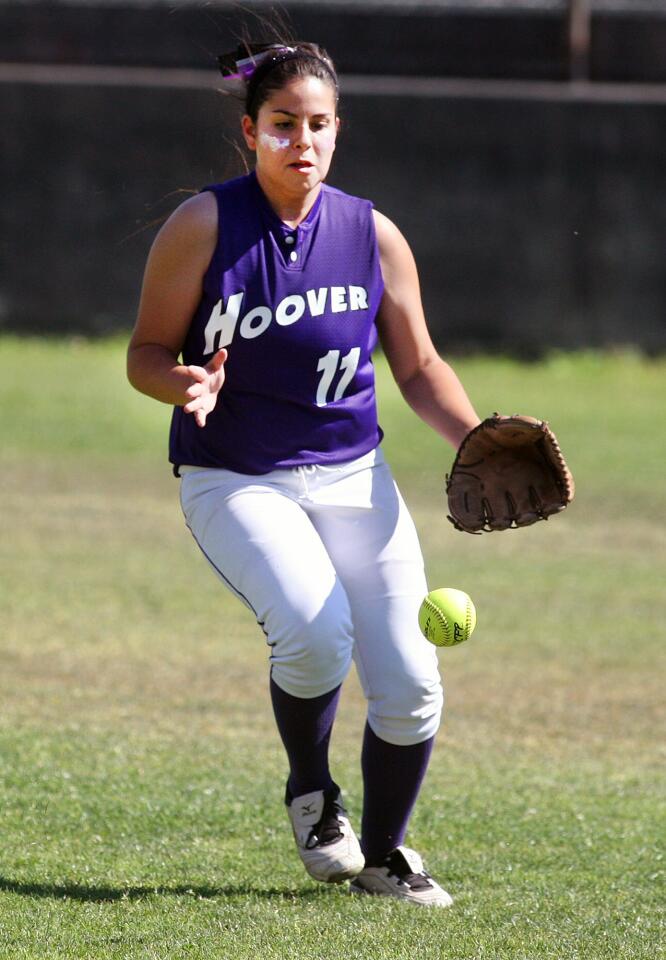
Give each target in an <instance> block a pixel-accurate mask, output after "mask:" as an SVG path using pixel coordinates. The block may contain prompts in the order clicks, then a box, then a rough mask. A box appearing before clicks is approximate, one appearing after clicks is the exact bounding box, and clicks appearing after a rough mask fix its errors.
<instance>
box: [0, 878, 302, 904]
mask: <svg viewBox="0 0 666 960" xmlns="http://www.w3.org/2000/svg"><path fill="white" fill-rule="evenodd" d="M0 892H3V893H17V894H20V895H22V896H25V897H52V898H53V899H54V900H78V901H81V902H82V903H113V902H115V901H118V900H142V899H144V898H145V897H154V896H158V897H165V896H166V897H193V898H194V899H196V900H212V899H214V898H216V897H256V898H257V899H259V900H313V899H315V898H317V897H319V896H321V890H318V889H312V890H307V889H295V890H289V889H285V888H277V887H270V888H268V889H266V888H264V887H254V886H252V884H249V883H239V884H235V885H230V886H228V887H214V886H188V885H186V884H182V885H176V886H172V887H169V886H160V885H157V886H140V887H111V886H99V887H95V886H86V885H84V884H80V883H21V882H19V881H18V880H9V879H7V878H6V877H1V876H0Z"/></svg>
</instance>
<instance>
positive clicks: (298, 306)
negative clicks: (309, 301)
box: [275, 293, 305, 327]
mask: <svg viewBox="0 0 666 960" xmlns="http://www.w3.org/2000/svg"><path fill="white" fill-rule="evenodd" d="M304 312H305V300H304V299H303V297H301V296H299V295H298V294H297V293H296V294H294V295H293V296H291V297H285V298H284V300H280V303H279V304H278V308H277V310H276V311H275V319H276V320H277V322H278V323H279V324H280V326H281V327H288V326H289V324H290V323H296V321H297V320H300V319H301V317H302V316H303V313H304Z"/></svg>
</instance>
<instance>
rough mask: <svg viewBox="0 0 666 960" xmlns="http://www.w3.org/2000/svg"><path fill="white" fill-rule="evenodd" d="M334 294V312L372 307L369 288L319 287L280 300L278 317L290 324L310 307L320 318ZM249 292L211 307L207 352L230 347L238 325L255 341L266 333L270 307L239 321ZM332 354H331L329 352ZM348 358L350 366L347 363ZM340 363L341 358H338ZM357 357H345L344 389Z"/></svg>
mask: <svg viewBox="0 0 666 960" xmlns="http://www.w3.org/2000/svg"><path fill="white" fill-rule="evenodd" d="M329 293H330V301H329V310H330V312H331V313H343V312H345V311H347V310H367V309H368V291H367V290H366V289H365V287H355V286H349V287H330V288H329V287H317V288H316V289H312V290H306V292H305V296H302V295H301V294H299V293H295V294H291V295H290V296H288V297H284V299H282V300H280V302H279V303H278V305H277V307H276V309H275V320H276V322H277V323H278V324H279V325H280V326H281V327H288V326H290V325H291V324H292V323H296V322H297V321H298V320H300V319H301V317H302V316H303V315H304V314H305V312H306V307H307V309H308V310H309V313H310V316H311V317H320V316H322V314H323V313H324V312H325V310H326V303H327V299H328V297H329ZM244 297H245V292H244V291H241V292H240V293H234V294H232V295H231V296H230V297H229V299H228V300H227V303H226V307H225V304H224V301H223V300H218V301H217V303H216V304H215V306H214V307H213V309H212V310H211V313H210V317H209V318H208V322H207V323H206V326H205V328H204V338H205V346H204V354H205V355H208V354H211V353H214V351H215V350H219V349H220V348H221V347H227V346H229V344H230V343H231V341H232V340H233V338H234V336H235V334H236V328H237V327H238V330H239V334H240V336H241V337H244V338H245V339H246V340H254V339H255V338H256V337H260V336H261V334H262V333H265V331H266V330H268V328H269V327H270V325H271V322H272V320H273V313H272V311H271V309H270V307H267V306H257V307H253V308H252V310H250V311H249V312H248V313H246V314H245V316H244V317H243V318H242V320H241V321H240V324H239V316H240V312H241V306H242V304H243V298H244ZM327 356H328V355H327ZM345 360H346V361H347V362H348V364H349V365H347V364H345V362H344V361H345ZM335 362H336V364H337V363H338V362H339V357H338V358H337V359H336V361H335ZM352 362H353V358H351V357H350V358H349V359H348V358H347V357H345V358H343V362H342V364H341V368H342V374H343V377H342V379H343V389H346V383H344V380H345V377H346V371H347V370H348V369H351V363H352ZM332 364H333V360H332V359H326V362H325V363H324V364H323V366H322V369H321V370H320V372H321V373H323V374H324V378H323V379H324V380H326V379H327V378H328V374H329V365H331V366H332ZM321 386H322V391H323V393H321V395H322V396H325V395H326V393H327V390H328V387H329V386H330V383H329V384H326V383H323V384H322V385H321ZM334 399H335V398H334Z"/></svg>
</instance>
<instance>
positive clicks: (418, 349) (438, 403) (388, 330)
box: [374, 211, 480, 449]
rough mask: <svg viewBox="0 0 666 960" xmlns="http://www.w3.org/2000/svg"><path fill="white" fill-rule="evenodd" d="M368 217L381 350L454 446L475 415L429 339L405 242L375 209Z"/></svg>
mask: <svg viewBox="0 0 666 960" xmlns="http://www.w3.org/2000/svg"><path fill="white" fill-rule="evenodd" d="M374 217H375V228H376V232H377V243H378V246H379V255H380V259H381V266H382V274H383V277H384V296H383V298H382V302H381V305H380V308H379V313H378V315H377V328H378V330H379V337H380V341H381V344H382V347H383V349H384V353H385V354H386V358H387V360H388V362H389V366H390V368H391V372H392V374H393V376H394V378H395V381H396V383H397V384H398V386H399V388H400V391H401V392H402V395H403V397H404V398H405V400H406V401H407V403H408V404H409V405H410V407H412V409H413V410H414V411H415V412H416V413H417V414H418V415H419V417H421V419H422V420H424V421H425V423H427V424H428V425H429V426H431V427H432V428H433V430H436V431H437V433H439V434H440V435H441V436H442V437H444V438H445V439H446V440H448V441H449V443H451V444H452V445H453V447H454V448H455V449H457V448H458V447H459V446H460V444H461V442H462V440H463V439H464V438H465V436H466V435H467V434H468V433H469V431H470V430H471V429H472V428H473V427H476V426H477V424H479V423H480V419H479V417H478V415H477V413H476V411H475V410H474V407H473V406H472V404H471V402H470V400H469V398H468V396H467V394H466V392H465V388H464V387H463V385H462V383H461V382H460V380H459V379H458V377H457V376H456V374H455V372H454V371H453V369H452V368H451V367H450V366H449V364H448V363H445V361H444V360H442V359H441V357H440V356H439V354H438V353H437V351H436V349H435V346H434V344H433V342H432V340H431V338H430V334H429V333H428V328H427V326H426V321H425V316H424V314H423V305H422V303H421V291H420V287H419V278H418V273H417V270H416V264H415V262H414V257H413V256H412V252H411V250H410V249H409V245H408V244H407V241H406V240H405V238H404V237H403V236H402V234H401V233H400V231H399V230H398V228H397V227H396V226H395V225H394V224H393V223H391V221H390V220H388V219H387V218H386V217H384V216H383V215H382V214H381V213H378V212H377V211H375V212H374Z"/></svg>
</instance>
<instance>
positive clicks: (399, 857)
mask: <svg viewBox="0 0 666 960" xmlns="http://www.w3.org/2000/svg"><path fill="white" fill-rule="evenodd" d="M410 852H411V851H410ZM419 859H420V858H419ZM382 866H384V867H386V869H387V870H388V872H389V876H393V877H396V878H397V879H398V880H399V881H400V882H401V883H404V884H406V885H407V886H408V887H409V888H410V890H429V889H430V888H431V887H432V884H431V883H430V874H429V873H428V872H427V871H426V870H423V869H421V870H420V871H419V872H418V873H415V872H414V870H413V868H412V865H411V864H410V863H409V861H408V859H407V857H406V856H405V854H404V853H403V852H402V850H401V849H400V847H397V848H396V849H395V850H392V851H391V852H390V853H389V854H388V856H387V857H386V859H385V860H384V863H383V864H382Z"/></svg>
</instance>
